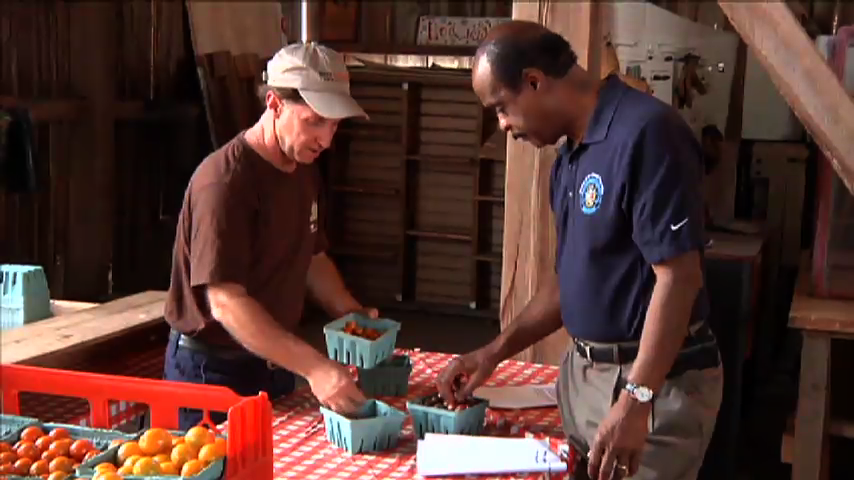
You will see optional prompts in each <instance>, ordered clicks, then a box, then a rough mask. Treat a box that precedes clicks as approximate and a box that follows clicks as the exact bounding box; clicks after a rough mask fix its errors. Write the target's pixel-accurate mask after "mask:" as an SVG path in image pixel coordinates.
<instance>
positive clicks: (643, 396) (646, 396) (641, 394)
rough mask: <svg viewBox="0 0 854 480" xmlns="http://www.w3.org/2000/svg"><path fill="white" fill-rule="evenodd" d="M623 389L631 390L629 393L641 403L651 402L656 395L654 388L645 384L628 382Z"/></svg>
mask: <svg viewBox="0 0 854 480" xmlns="http://www.w3.org/2000/svg"><path fill="white" fill-rule="evenodd" d="M623 389H624V390H625V391H627V392H629V395H631V396H632V398H634V399H635V400H637V401H638V402H640V403H649V402H651V401H652V399H653V397H655V394H654V393H653V391H652V389H650V388H649V387H646V386H644V385H638V384H636V383H631V382H626V386H625V387H623Z"/></svg>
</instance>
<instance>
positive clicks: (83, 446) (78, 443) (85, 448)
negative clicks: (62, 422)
mask: <svg viewBox="0 0 854 480" xmlns="http://www.w3.org/2000/svg"><path fill="white" fill-rule="evenodd" d="M94 449H95V444H93V443H92V440H89V439H87V438H81V439H79V440H75V441H74V443H72V444H71V447H69V449H68V453H70V454H71V458H73V459H75V460H77V461H78V462H79V461H82V460H83V457H85V456H86V454H87V453H89V452H90V451H92V450H94Z"/></svg>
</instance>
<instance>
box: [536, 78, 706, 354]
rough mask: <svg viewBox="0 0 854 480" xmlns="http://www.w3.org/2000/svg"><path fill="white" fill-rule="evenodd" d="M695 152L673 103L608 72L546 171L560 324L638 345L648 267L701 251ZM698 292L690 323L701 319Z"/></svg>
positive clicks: (702, 301)
mask: <svg viewBox="0 0 854 480" xmlns="http://www.w3.org/2000/svg"><path fill="white" fill-rule="evenodd" d="M701 178H702V150H701V147H700V144H699V142H698V141H697V139H696V138H695V136H694V134H693V132H692V131H691V129H690V128H689V127H688V125H687V124H686V123H685V122H684V121H683V120H682V117H680V116H679V113H678V112H677V111H676V110H675V109H674V108H673V107H671V106H669V105H667V104H665V103H664V102H661V101H660V100H658V99H656V98H655V97H653V96H651V95H648V94H645V93H642V92H640V91H637V90H635V89H633V88H632V87H630V86H628V85H626V84H625V83H623V81H622V80H620V79H619V77H617V76H615V75H612V76H611V77H609V78H608V79H606V80H605V84H604V85H603V87H602V89H601V90H600V93H599V99H598V102H597V105H596V108H595V110H594V113H593V117H592V118H591V121H590V124H589V125H588V128H587V133H586V134H585V135H584V138H583V139H582V141H581V142H580V143H579V144H573V142H571V141H567V143H566V144H565V145H563V147H562V148H561V149H560V154H559V156H558V158H557V160H556V161H555V164H554V166H553V168H552V172H551V192H550V194H551V206H552V210H553V211H554V213H555V224H556V227H557V258H556V268H557V272H558V277H559V281H560V302H561V314H562V316H563V322H564V325H565V326H566V329H567V330H568V331H569V333H570V335H572V336H574V337H576V338H579V339H583V340H589V341H593V342H622V341H631V340H638V339H640V336H641V331H642V329H643V324H644V319H645V316H646V310H647V307H648V306H649V300H650V297H651V295H652V290H653V287H654V285H655V273H654V272H653V270H652V265H653V264H656V263H660V262H664V261H666V260H668V259H671V258H673V257H676V256H678V255H680V254H683V253H686V252H689V251H692V250H699V251H700V254H701V256H702V252H703V245H704V236H703V221H704V218H703V202H702V193H701V190H700V182H701ZM708 310H709V305H708V298H707V295H706V291H705V289H703V290H702V291H701V292H700V294H699V295H698V297H697V300H696V302H695V304H694V311H693V318H692V322H691V323H692V324H693V323H695V322H699V321H704V320H706V317H707V315H708Z"/></svg>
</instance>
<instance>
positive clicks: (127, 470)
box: [116, 465, 133, 475]
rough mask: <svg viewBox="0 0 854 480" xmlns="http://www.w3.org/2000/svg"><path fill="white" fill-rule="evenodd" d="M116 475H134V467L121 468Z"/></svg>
mask: <svg viewBox="0 0 854 480" xmlns="http://www.w3.org/2000/svg"><path fill="white" fill-rule="evenodd" d="M116 473H118V474H119V475H133V467H131V466H129V465H125V466H123V467H119V469H118V470H116Z"/></svg>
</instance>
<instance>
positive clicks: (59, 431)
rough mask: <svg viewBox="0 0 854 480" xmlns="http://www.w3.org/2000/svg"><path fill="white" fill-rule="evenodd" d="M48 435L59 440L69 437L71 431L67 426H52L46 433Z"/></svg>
mask: <svg viewBox="0 0 854 480" xmlns="http://www.w3.org/2000/svg"><path fill="white" fill-rule="evenodd" d="M48 436H49V437H50V438H52V439H54V440H59V439H61V438H71V432H69V431H68V429H67V428H62V427H60V428H54V429H53V430H51V431H50V433H48Z"/></svg>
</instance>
